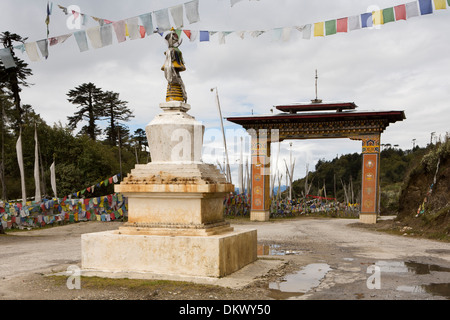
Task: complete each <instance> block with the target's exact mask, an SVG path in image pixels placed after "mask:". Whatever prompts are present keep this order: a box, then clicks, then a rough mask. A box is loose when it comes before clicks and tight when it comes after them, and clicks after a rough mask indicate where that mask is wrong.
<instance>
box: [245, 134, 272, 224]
mask: <svg viewBox="0 0 450 320" xmlns="http://www.w3.org/2000/svg"><path fill="white" fill-rule="evenodd" d="M249 134H250V136H251V139H252V142H251V159H252V165H251V176H252V188H251V211H250V220H251V221H269V217H270V133H269V131H268V130H266V129H261V130H253V129H251V130H249Z"/></svg>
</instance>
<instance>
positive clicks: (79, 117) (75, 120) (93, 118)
mask: <svg viewBox="0 0 450 320" xmlns="http://www.w3.org/2000/svg"><path fill="white" fill-rule="evenodd" d="M67 96H68V97H69V99H68V100H69V102H71V103H72V104H75V105H78V106H77V108H79V110H78V111H77V112H75V114H74V116H72V117H67V119H68V120H69V127H70V128H71V129H72V130H74V129H75V128H76V127H77V125H78V124H79V123H80V122H81V121H83V120H87V121H88V125H86V126H84V127H83V128H82V129H81V131H80V133H81V134H87V135H88V136H89V137H90V138H91V139H92V140H94V141H95V140H96V138H97V136H98V135H99V134H100V133H101V130H100V128H99V127H98V126H97V123H96V122H97V121H98V120H100V119H101V117H103V116H104V110H105V108H104V100H103V99H104V97H105V94H104V92H103V91H102V90H101V89H100V88H97V87H96V86H95V85H94V84H93V83H91V82H90V83H84V84H82V85H80V86H78V87H76V88H75V90H70V91H69V93H68V94H67Z"/></svg>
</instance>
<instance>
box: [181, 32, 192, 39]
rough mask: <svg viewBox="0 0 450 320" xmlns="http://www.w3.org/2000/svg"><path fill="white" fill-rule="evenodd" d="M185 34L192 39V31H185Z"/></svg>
mask: <svg viewBox="0 0 450 320" xmlns="http://www.w3.org/2000/svg"><path fill="white" fill-rule="evenodd" d="M183 32H184V34H185V35H187V37H188V38H189V39H190V38H191V31H190V30H183Z"/></svg>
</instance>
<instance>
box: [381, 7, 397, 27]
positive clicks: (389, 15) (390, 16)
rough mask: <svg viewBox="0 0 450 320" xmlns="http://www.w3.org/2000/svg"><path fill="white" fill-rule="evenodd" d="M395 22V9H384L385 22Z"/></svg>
mask: <svg viewBox="0 0 450 320" xmlns="http://www.w3.org/2000/svg"><path fill="white" fill-rule="evenodd" d="M394 21H395V15H394V8H386V9H383V22H384V23H385V24H386V23H389V22H394Z"/></svg>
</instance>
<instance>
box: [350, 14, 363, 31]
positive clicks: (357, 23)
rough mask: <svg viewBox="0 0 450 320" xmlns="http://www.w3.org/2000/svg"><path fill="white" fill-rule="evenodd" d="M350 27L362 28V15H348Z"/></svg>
mask: <svg viewBox="0 0 450 320" xmlns="http://www.w3.org/2000/svg"><path fill="white" fill-rule="evenodd" d="M348 29H349V30H350V31H353V30H358V29H361V17H360V16H359V15H358V16H351V17H348Z"/></svg>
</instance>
